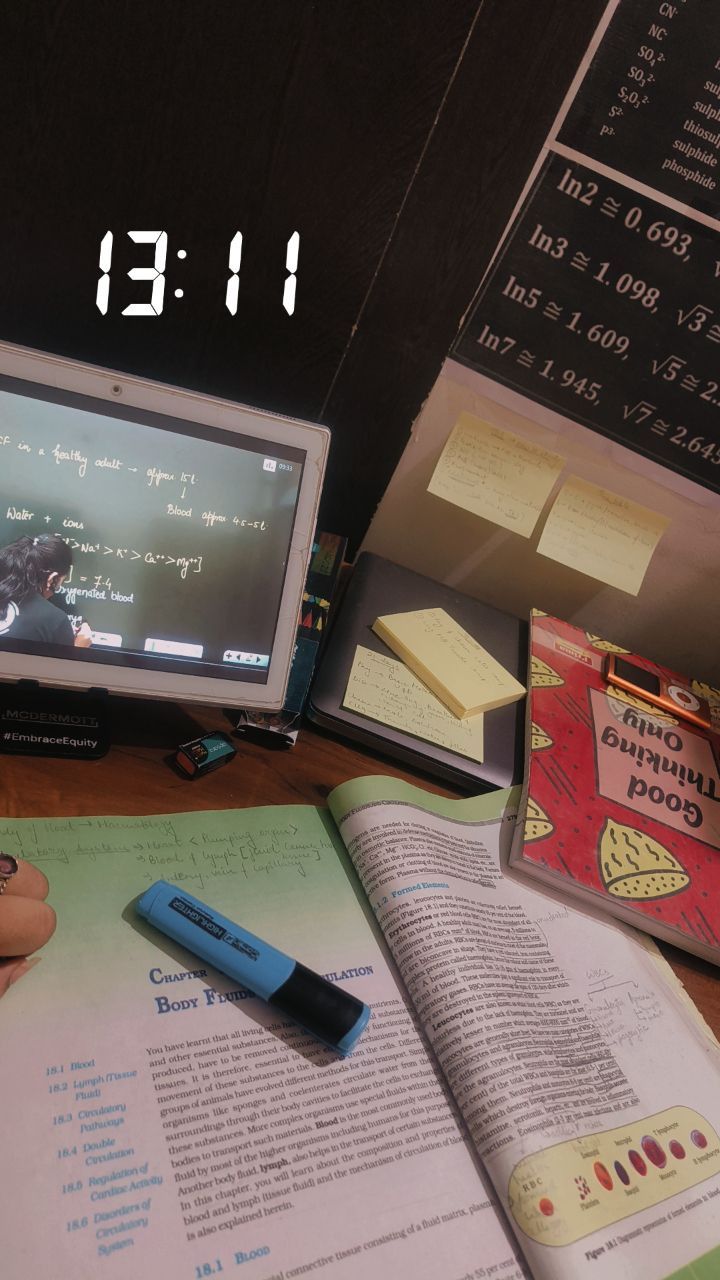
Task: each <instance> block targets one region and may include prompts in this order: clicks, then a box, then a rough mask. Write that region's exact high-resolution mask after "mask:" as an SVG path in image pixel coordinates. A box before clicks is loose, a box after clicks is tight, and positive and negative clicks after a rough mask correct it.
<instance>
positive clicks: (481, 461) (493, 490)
mask: <svg viewBox="0 0 720 1280" xmlns="http://www.w3.org/2000/svg"><path fill="white" fill-rule="evenodd" d="M563 465H564V463H563V459H562V458H561V457H559V456H558V455H557V454H555V453H549V452H548V451H547V449H542V448H541V447H540V445H537V444H533V443H532V441H530V440H524V439H523V438H522V437H521V436H516V435H513V434H512V433H511V432H509V431H501V430H500V428H499V427H494V426H493V425H492V423H490V422H484V421H483V420H482V419H481V418H476V417H474V416H473V414H471V413H461V414H460V417H459V418H458V420H457V422H456V423H455V426H454V427H453V429H452V431H451V433H450V436H449V438H448V441H447V443H446V445H445V448H444V449H443V451H442V453H441V455H440V458H439V459H438V463H437V466H436V467H435V471H434V473H433V477H432V479H431V481H430V483H429V485H428V492H429V493H434V494H435V495H436V497H438V498H445V500H446V501H447V502H452V503H454V505H455V506H457V507H463V508H464V509H465V511H471V512H472V513H473V515H476V516H482V517H483V519H485V520H491V521H492V523H493V524H498V525H501V526H502V528H503V529H510V530H511V531H512V532H513V533H520V534H522V536H523V537H524V538H529V537H530V535H531V533H532V531H533V529H534V528H535V525H536V524H537V521H538V517H539V515H540V512H541V511H542V509H543V507H544V505H545V503H546V502H547V500H548V498H549V496H550V493H551V490H552V487H553V485H554V484H555V481H556V480H557V478H558V476H559V475H560V472H561V471H562V469H563Z"/></svg>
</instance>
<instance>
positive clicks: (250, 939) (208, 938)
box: [135, 880, 370, 1054]
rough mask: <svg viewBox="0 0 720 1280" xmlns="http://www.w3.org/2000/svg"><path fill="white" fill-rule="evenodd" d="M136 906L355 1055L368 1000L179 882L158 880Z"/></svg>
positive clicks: (250, 987)
mask: <svg viewBox="0 0 720 1280" xmlns="http://www.w3.org/2000/svg"><path fill="white" fill-rule="evenodd" d="M135 907H136V910H137V912H138V915H141V916H142V917H143V919H144V920H147V921H148V922H149V923H150V924H152V925H154V926H155V928H156V929H159V930H160V932H161V933H165V934H167V936H168V937H169V938H173V939H174V940H175V942H179V943H180V944H181V945H182V946H183V947H187V949H188V951H192V952H193V953H194V954H195V955H197V956H200V957H201V958H202V959H203V960H207V962H208V964H211V965H212V966H213V967H214V968H215V969H219V970H220V972H221V973H226V974H227V976H228V977H229V978H233V979H234V981H235V982H238V983H240V984H241V985H242V986H243V987H247V988H248V990H249V991H253V992H254V993H255V995H257V996H260V997H261V999H263V1000H266V1001H267V1003H268V1004H269V1005H272V1007H273V1008H274V1009H277V1010H278V1012H279V1013H284V1014H286V1015H287V1017H288V1018H292V1019H293V1020H294V1021H295V1022H299V1024H300V1026H301V1027H304V1028H305V1030H306V1031H309V1032H311V1034H312V1035H314V1036H317V1037H318V1039H319V1040H322V1041H323V1043H324V1044H326V1045H328V1046H329V1047H330V1048H331V1049H335V1050H336V1051H337V1052H338V1053H342V1054H347V1053H350V1051H351V1050H352V1049H353V1048H354V1046H355V1043H356V1041H357V1040H358V1038H359V1037H360V1035H361V1034H362V1032H363V1031H364V1029H365V1027H366V1026H367V1024H368V1020H369V1018H370V1008H369V1006H368V1005H366V1004H363V1002H362V1000H358V999H357V997H356V996H351V995H350V993H349V992H347V991H343V989H342V987H336V986H335V985H334V983H332V982H328V981H327V979H326V978H323V977H321V976H320V974H319V973H314V972H313V970H312V969H306V968H305V965H304V964H299V963H298V961H297V960H292V959H291V958H290V956H286V955H285V954H284V953H283V952H282V951H278V950H277V948H276V947H271V946H270V944H269V943H267V942H262V941H261V939H260V938H256V937H255V935H254V934H252V933H248V932H247V930H246V929H242V928H241V927H240V925H238V924H234V923H233V921H232V920H228V919H227V918H226V917H225V916H221V915H220V913H219V912H217V911H214V910H213V909H212V907H208V906H206V905H205V903H204V902H200V901H199V900H198V899H197V898H193V897H192V895H191V894H189V893H185V892H184V891H181V890H180V889H178V887H177V885H173V884H168V882H167V880H156V882H155V884H153V885H151V886H150V888H149V889H146V891H145V893H144V894H143V895H142V897H141V898H139V899H138V901H137V902H136V904H135Z"/></svg>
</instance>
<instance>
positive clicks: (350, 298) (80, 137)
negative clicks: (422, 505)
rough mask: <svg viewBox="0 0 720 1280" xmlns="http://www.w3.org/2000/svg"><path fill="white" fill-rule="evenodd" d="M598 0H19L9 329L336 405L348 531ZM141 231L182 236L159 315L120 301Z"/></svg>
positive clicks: (405, 427) (4, 49) (308, 406)
mask: <svg viewBox="0 0 720 1280" xmlns="http://www.w3.org/2000/svg"><path fill="white" fill-rule="evenodd" d="M602 7H603V5H602V0H589V2H588V3H586V4H585V5H583V6H575V5H568V4H567V3H565V2H564V0H545V3H543V4H542V5H537V4H534V3H532V2H531V0H485V3H484V4H483V3H479V2H478V0H453V3H452V4H447V3H440V2H439V0H413V3H412V4H410V3H405V2H404V0H397V2H395V3H388V0H364V2H363V3H358V0H298V2H296V3H290V2H289V0H215V2H214V3H213V4H211V5H209V4H207V3H205V2H204V0H203V2H201V0H155V2H154V3H153V4H152V5H145V4H139V3H136V2H135V0H91V2H90V0H79V2H77V3H73V4H67V3H64V2H61V0H44V2H43V0H24V3H23V4H16V5H8V6H4V7H3V11H2V13H1V14H0V50H1V52H0V72H1V75H0V111H1V112H2V115H1V118H2V120H3V125H2V128H1V129H0V140H1V142H2V156H3V180H4V181H3V199H2V201H1V202H0V279H2V289H1V290H0V335H2V337H3V338H5V339H7V340H10V341H14V342H19V343H24V344H26V345H29V346H33V347H38V348H40V349H46V350H52V351H57V352H60V353H62V354H66V355H71V356H75V357H77V358H80V359H83V360H86V361H89V362H91V363H96V364H100V365H107V366H109V367H111V368H118V369H121V370H127V371H129V372H132V373H139V374H144V375H147V376H150V377H153V378H157V379H160V380H162V381H167V382H171V383H177V384H179V385H185V386H189V387H193V388H196V389H199V390H205V391H209V392H212V393H215V394H219V395H224V396H229V397H231V398H235V399H239V400H245V401H248V402H250V403H254V404H258V405H261V406H263V407H269V408H274V409H277V410H280V411H283V412H286V413H291V414H295V415H297V416H299V417H307V418H311V419H313V418H314V419H319V420H322V421H325V422H327V423H328V424H329V425H330V426H332V427H333V429H334V437H335V438H334V446H333V451H332V460H331V464H330V470H329V475H328V482H327V485H326V493H325V498H324V502H323V509H322V520H323V523H324V524H325V525H326V526H327V527H333V528H335V529H337V530H338V531H339V532H347V533H349V535H350V537H351V542H352V545H353V546H356V545H357V542H358V541H359V539H360V537H361V536H362V533H363V532H364V529H365V528H366V526H367V523H368V521H369V519H370V517H371V515H372V512H373V510H374V508H375V506H376V504H377V502H378V500H379V498H380V496H381V494H382V492H383V489H384V488H385V485H386V483H387V481H388V479H389V476H390V474H391V471H392V469H393V467H394V465H395V463H396V461H397V459H398V457H399V456H400V453H401V452H402V449H403V446H404V444H405V442H406V439H407V436H408V432H409V428H410V425H411V422H412V418H413V416H414V415H415V413H416V412H417V409H418V407H419V405H420V403H421V402H422V400H423V398H424V397H425V395H426V394H427V392H428V390H429V388H430V386H431V385H432V382H433V381H434V378H435V376H436V374H437V371H438V369H439V367H440V364H441V362H442V359H443V358H444V356H445V354H446V353H447V350H448V348H449V346H450V343H451V341H452V339H453V337H454V335H455V332H456V330H457V326H458V323H459V320H460V317H461V315H462V313H463V311H464V309H465V308H466V306H467V304H468V303H469V301H470V298H471V296H472V294H473V292H474V290H475V287H476V285H477V283H478V281H479V278H480V275H481V274H482V270H483V268H484V265H485V264H486V262H487V260H488V257H489V255H490V253H491V252H492V249H493V247H494V245H495V242H496V240H497V237H498V234H499V232H500V230H501V229H502V227H503V225H504V223H505V221H506V220H507V217H508V215H509V212H510V209H511V207H512V204H513V202H514V200H515V198H516V196H517V193H518V191H519V190H520V188H521V186H522V183H523V181H524V179H525V176H526V174H527V171H528V169H529V167H530V165H531V163H532V161H533V159H534V156H535V154H536V152H537V149H538V147H539V145H540V143H541V141H542V138H543V136H544V134H545V132H546V129H547V127H548V125H549V123H550V120H551V119H552V116H553V114H554V112H555V110H556V108H557V106H558V104H559V101H560V98H561V96H562V93H563V91H564V89H565V87H566V86H567V83H568V82H569V80H570V78H571V76H572V73H573V71H574V69H575V66H576V64H577V62H578V60H579V57H580V55H581V53H582V50H583V48H584V45H585V43H586V41H587V39H588V37H589V34H590V32H591V30H592V28H593V26H594V23H595V21H596V20H597V17H598V15H599V13H600V12H601V10H602ZM580 9H581V12H580V11H579V10H580ZM108 228H111V229H112V230H113V232H114V233H115V239H116V247H115V259H114V270H113V276H112V288H111V303H110V309H109V312H108V314H107V315H106V316H104V317H102V316H101V315H100V314H99V312H98V311H97V310H96V308H95V302H94V298H95V282H96V279H97V274H98V273H97V258H98V248H99V242H100V238H101V236H102V235H103V233H104V232H105V231H106V230H107V229H108ZM136 228H156V229H160V228H162V229H164V230H166V231H167V232H168V234H169V237H170V241H169V245H170V256H169V260H168V287H167V291H166V303H165V308H164V312H163V314H162V315H161V316H160V317H158V318H145V317H142V318H136V317H132V318H129V317H127V316H122V315H121V314H120V310H121V308H122V307H123V306H125V305H127V303H128V302H130V301H132V300H135V299H136V298H138V297H141V296H142V297H146V296H147V286H142V290H144V292H142V291H140V290H139V288H138V286H133V285H131V284H130V283H129V282H128V281H127V280H126V279H125V278H124V273H125V272H126V271H127V270H128V269H129V267H130V266H132V265H139V264H140V263H143V262H146V261H148V254H147V249H143V250H141V251H139V250H138V248H137V247H134V246H132V244H131V243H130V241H129V240H128V239H127V238H126V236H125V232H126V231H127V230H129V229H136ZM238 229H239V230H241V231H242V232H243V236H244V249H243V263H242V269H241V286H240V304H239V309H238V314H237V316H235V317H231V316H229V315H228V313H227V311H226V310H225V307H224V296H225V281H226V279H227V254H228V245H229V241H230V238H231V236H232V234H233V233H234V232H235V231H236V230H238ZM296 229H297V230H299V231H300V233H301V249H300V266H299V272H298V295H297V307H296V313H295V315H294V316H292V317H288V316H287V315H286V314H285V312H284V311H283V309H282V305H281V299H282V290H283V281H284V276H285V269H284V254H285V243H286V240H287V237H288V236H289V235H290V234H291V232H292V231H294V230H296ZM180 248H183V249H185V250H186V252H187V255H188V256H187V258H186V259H185V260H184V261H180V260H178V259H177V256H176V254H177V250H178V249H180ZM175 288H182V289H183V294H184V296H183V298H182V299H180V300H178V299H176V298H175V297H174V296H173V295H174V290H175Z"/></svg>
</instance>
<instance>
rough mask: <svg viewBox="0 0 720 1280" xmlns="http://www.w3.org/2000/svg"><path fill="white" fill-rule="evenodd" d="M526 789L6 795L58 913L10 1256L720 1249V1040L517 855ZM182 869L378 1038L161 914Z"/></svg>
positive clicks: (30, 981)
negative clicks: (151, 808)
mask: <svg viewBox="0 0 720 1280" xmlns="http://www.w3.org/2000/svg"><path fill="white" fill-rule="evenodd" d="M517 799H518V795H517V792H513V793H511V792H494V793H492V794H490V795H485V796H482V797H479V798H475V799H470V800H457V801H451V800H443V799H440V798H437V797H435V796H431V795H428V794H427V793H425V792H423V791H420V790H418V789H416V788H414V787H410V786H408V785H406V784H403V783H401V782H397V781H395V780H392V779H387V778H374V779H360V780H357V781H355V782H351V783H346V784H344V785H343V786H341V787H339V788H338V789H337V790H336V791H335V792H333V794H332V795H331V797H330V812H328V811H325V810H318V809H315V808H310V807H306V806H293V807H282V808H277V807H273V808H265V809H254V810H228V811H224V812H216V813H197V814H173V815H165V816H163V817H148V818H137V817H128V818H124V817H108V818H70V819H67V818H62V819H56V820H53V819H45V820H35V821H30V820H10V819H0V847H3V848H5V849H7V850H8V851H10V852H12V853H14V854H17V855H19V856H21V857H26V858H29V859H30V860H31V861H33V862H35V863H36V864H37V865H39V866H41V867H42V868H43V869H44V870H45V872H46V873H47V875H48V878H49V880H50V884H51V901H52V903H53V905H54V906H55V908H56V910H57V913H58V929H57V933H56V935H55V937H54V938H53V939H52V941H51V942H50V943H49V945H48V946H47V948H46V950H45V951H44V952H43V959H42V962H41V964H40V965H39V966H38V967H37V968H36V969H35V970H33V972H32V973H31V974H29V975H28V976H27V978H25V979H23V981H22V982H21V983H18V984H17V986H15V987H13V988H12V989H11V990H10V991H9V992H8V994H7V996H6V997H5V998H4V999H3V1000H2V1002H1V1003H0V1060H1V1061H2V1078H3V1081H4V1090H3V1091H4V1105H3V1108H2V1121H1V1125H2V1167H3V1187H4V1192H3V1196H2V1198H1V1202H0V1241H1V1242H2V1275H3V1280H27V1278H28V1277H36V1276H41V1275H48V1276H50V1275H52V1276H62V1277H66V1276H67V1277H70V1276H72V1277H73V1280H100V1278H104V1277H108V1278H109V1280H127V1277H130V1276H132V1277H133V1280H180V1278H182V1280H185V1278H187V1280H203V1277H216V1276H220V1277H221V1280H224V1278H225V1277H228V1278H229V1277H235V1276H242V1277H243V1278H245V1277H251V1278H252V1280H294V1278H296V1277H305V1276H313V1277H314V1276H315V1275H319V1274H325V1275H328V1276H332V1277H336V1276H337V1277H340V1278H345V1277H347V1280H357V1278H360V1277H363V1278H364V1277H370V1276H372V1277H376V1276H383V1277H385V1276H387V1277H390V1276H392V1277H393V1280H395V1278H402V1277H408V1280H409V1278H410V1277H412V1280H468V1278H470V1277H471V1278H472V1280H485V1278H486V1277H498V1278H499V1280H521V1278H522V1277H526V1276H527V1275H532V1276H533V1277H535V1280H566V1278H567V1280H577V1277H581V1276H585V1275H587V1276H589V1277H597V1280H626V1278H630V1277H637V1280H665V1278H666V1277H669V1276H673V1277H680V1276H682V1277H687V1280H690V1277H693V1278H694V1280H698V1278H699V1277H702V1278H703V1280H704V1278H705V1277H710V1276H717V1274H718V1273H720V1249H718V1248H717V1246H718V1242H719V1241H720V1139H719V1138H718V1131H719V1130H720V1087H719V1086H720V1069H719V1068H720V1055H719V1052H718V1048H717V1046H716V1044H715V1042H714V1041H713V1040H712V1037H711V1036H710V1034H709V1032H708V1030H707V1028H706V1027H705V1026H704V1024H703V1023H702V1022H701V1021H700V1020H699V1018H698V1016H697V1015H696V1014H695V1013H694V1012H693V1010H692V1008H691V1007H690V1006H689V1005H688V1002H687V1000H686V999H685V997H684V995H683V993H682V991H681V989H680V988H679V987H678V985H677V983H676V982H675V980H674V978H673V976H672V974H671V971H670V970H669V968H668V967H667V966H666V965H665V964H664V962H663V961H662V960H661V959H660V957H659V955H658V953H657V952H656V950H655V949H654V945H653V944H652V943H650V942H649V941H648V940H647V939H646V938H644V937H643V936H641V935H639V934H636V933H633V932H631V931H630V930H629V929H627V928H626V927H625V926H624V925H622V924H619V923H617V922H614V921H610V920H607V919H600V918H594V917H593V916H592V915H591V914H589V913H586V912H580V911H575V910H572V909H570V908H568V907H567V906H565V905H562V904H560V903H558V902H556V901H555V900H554V899H553V898H552V897H550V896H549V895H548V894H547V893H546V892H545V891H544V890H537V889H534V888H528V887H527V886H526V885H525V884H523V883H522V882H520V881H517V880H515V879H514V878H512V876H509V875H507V874H505V873H504V871H503V869H502V868H503V866H504V862H505V858H506V854H507V847H508V845H509V842H510V839H511V836H512V829H513V825H514V813H515V809H514V805H515V803H516V802H517ZM346 849H347V851H348V852H347V853H346ZM348 853H349V858H348ZM350 859H352V862H353V863H354V866H355V868H356V871H357V876H356V875H355V872H354V871H353V870H352V867H351V863H350ZM160 877H162V878H165V879H167V880H172V881H174V882H175V883H177V884H178V885H179V886H185V887H186V888H187V890H188V891H190V892H192V893H194V894H196V895H197V896H198V897H200V898H202V899H204V900H205V901H207V902H208V903H210V904H211V905H213V906H215V907H217V908H218V909H219V910H221V911H222V912H224V913H225V914H226V915H228V916H230V917H231V918H234V919H237V920H238V921H239V922H240V923H241V924H242V925H243V926H244V927H245V928H247V929H249V930H251V931H253V932H255V933H256V934H258V935H259V936H260V937H262V938H264V939H266V940H267V941H268V942H271V943H274V944H275V945H277V946H279V947H280V948H282V949H283V950H284V951H285V952H287V953H288V954H291V955H293V956H295V957H296V958H298V959H300V960H302V961H303V963H305V964H307V965H309V966H311V967H312V968H314V969H316V970H318V971H319V972H321V973H325V974H326V975H327V976H328V977H330V978H331V979H334V980H337V981H338V982H339V983H341V984H342V985H343V986H345V987H347V989H348V990H350V991H352V992H354V993H355V994H356V995H358V996H359V997H360V998H361V999H362V1000H364V1001H366V1002H367V1003H368V1004H370V1005H371V1006H372V1008H373V1017H372V1019H371V1022H370V1024H369V1027H368V1029H367V1031H366V1032H365V1034H364V1035H363V1037H362V1039H361V1040H360V1042H359V1045H358V1047H357V1049H356V1050H355V1052H354V1053H353V1054H352V1056H351V1057H350V1058H348V1059H345V1060H341V1059H338V1058H337V1057H336V1056H335V1055H333V1054H332V1053H331V1052H330V1051H328V1050H326V1049H325V1048H323V1047H322V1046H321V1045H320V1044H319V1043H317V1042H316V1041H314V1040H313V1039H312V1038H311V1037H309V1036H308V1035H307V1034H306V1033H305V1032H303V1031H301V1030H300V1029H299V1028H297V1027H295V1026H293V1025H291V1024H289V1023H287V1022H284V1021H281V1020H280V1019H278V1017H277V1014H273V1011H272V1010H271V1009H269V1008H268V1006H266V1005H265V1004H263V1002H262V1001H260V1000H258V999H256V998H255V997H252V996H249V995H248V993H247V992H245V991H243V990H239V989H237V988H236V987H234V986H233V983H232V982H231V981H230V980H229V979H227V978H224V977H222V976H221V975H219V974H218V973H216V972H215V971H213V970H212V969H210V968H209V967H207V966H205V965H203V964H202V962H199V961H198V960H197V959H196V958H195V957H193V956H192V955H190V954H189V953H187V952H185V951H183V950H182V949H181V948H179V947H178V946H176V945H175V944H174V943H172V942H171V941H170V940H169V939H167V938H165V937H163V936H162V935H159V934H157V933H156V932H155V931H153V930H151V929H150V927H149V926H147V925H145V924H144V922H142V921H141V920H140V919H139V917H137V915H136V914H135V911H134V908H133V902H134V900H135V898H136V897H137V895H138V894H139V893H141V892H142V891H143V890H144V889H145V888H146V887H147V885H148V884H149V883H150V882H151V881H153V880H155V879H158V878H160ZM358 877H359V878H358ZM361 885H362V887H361ZM698 1259H701V1260H700V1261H698ZM693 1260H695V1261H693Z"/></svg>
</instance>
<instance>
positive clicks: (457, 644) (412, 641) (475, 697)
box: [373, 609, 525, 718]
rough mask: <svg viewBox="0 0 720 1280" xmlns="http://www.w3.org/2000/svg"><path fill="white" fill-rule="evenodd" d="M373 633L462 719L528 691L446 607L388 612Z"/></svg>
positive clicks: (497, 705)
mask: <svg viewBox="0 0 720 1280" xmlns="http://www.w3.org/2000/svg"><path fill="white" fill-rule="evenodd" d="M373 631H374V632H375V634H376V635H378V636H379V637H380V639H381V640H384V641H385V644H386V645H387V646H388V648H390V649H392V651H393V653H395V654H396V655H397V656H398V658H402V660H403V662H404V663H406V665H407V666H408V667H409V668H410V670H411V671H414V672H415V675H416V676H419V678H420V679H421V680H422V681H423V683H424V684H426V685H427V687H428V688H429V689H431V690H432V692H433V693H434V694H435V695H436V697H438V698H439V699H440V701H441V702H444V704H445V706H446V707H448V708H449V710H450V711H452V712H453V714H454V715H456V716H459V717H460V718H464V717H465V716H473V715H477V714H478V713H479V712H481V711H492V710H493V709H494V708H495V707H504V706H506V705H507V703H509V702H517V700H518V699H519V698H522V697H523V695H524V693H525V689H524V687H523V686H522V685H521V684H520V683H519V682H518V681H517V680H516V679H515V677H514V676H512V675H511V674H510V672H509V671H506V670H505V668H504V667H503V666H501V664H500V663H499V662H498V661H497V660H496V659H495V658H493V657H492V655H491V654H489V653H488V651H487V649H483V647H482V645H481V644H478V642H477V640H474V639H473V637H472V636H471V635H469V634H468V632H467V631H465V630H464V628H463V627H461V626H460V624H459V623H457V622H455V620H454V619H453V618H451V617H450V614H449V613H446V612H445V610H444V609H415V610H413V611H412V612H411V613H391V614H387V615H385V616H384V617H382V618H378V619H377V620H376V622H375V623H374V625H373Z"/></svg>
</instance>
